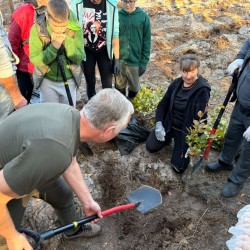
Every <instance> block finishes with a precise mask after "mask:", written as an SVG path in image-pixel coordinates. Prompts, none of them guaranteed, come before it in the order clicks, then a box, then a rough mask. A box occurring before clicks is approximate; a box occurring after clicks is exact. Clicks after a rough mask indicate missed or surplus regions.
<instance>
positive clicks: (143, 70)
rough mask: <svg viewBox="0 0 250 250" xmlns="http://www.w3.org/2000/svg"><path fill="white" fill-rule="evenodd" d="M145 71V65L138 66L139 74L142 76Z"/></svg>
mask: <svg viewBox="0 0 250 250" xmlns="http://www.w3.org/2000/svg"><path fill="white" fill-rule="evenodd" d="M145 72H146V67H142V66H140V67H139V76H142V75H143V74H144V73H145Z"/></svg>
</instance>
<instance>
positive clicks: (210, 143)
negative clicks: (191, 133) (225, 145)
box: [203, 128, 216, 160]
mask: <svg viewBox="0 0 250 250" xmlns="http://www.w3.org/2000/svg"><path fill="white" fill-rule="evenodd" d="M215 133H216V129H215V128H212V130H211V132H210V136H209V138H208V140H207V146H206V148H205V151H204V153H203V159H205V160H206V159H207V158H208V155H209V152H210V150H211V146H212V141H213V138H212V137H211V135H214V134H215Z"/></svg>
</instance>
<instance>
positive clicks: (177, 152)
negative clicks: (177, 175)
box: [146, 129, 190, 172]
mask: <svg viewBox="0 0 250 250" xmlns="http://www.w3.org/2000/svg"><path fill="white" fill-rule="evenodd" d="M172 138H174V142H175V143H174V148H173V152H172V157H171V165H172V167H173V168H174V170H176V169H177V172H183V171H185V170H186V168H187V167H188V164H189V161H190V159H189V157H187V158H185V153H186V151H187V149H188V145H187V144H185V145H184V147H183V146H182V143H181V141H182V132H181V131H178V130H176V129H171V130H170V131H169V132H168V133H166V135H165V141H163V142H162V141H158V140H157V138H156V136H155V130H153V131H152V132H151V133H150V135H149V137H148V139H147V142H146V148H147V150H148V151H149V152H151V153H154V152H158V151H159V150H161V149H162V148H163V147H164V146H166V145H169V144H170V143H171V141H172Z"/></svg>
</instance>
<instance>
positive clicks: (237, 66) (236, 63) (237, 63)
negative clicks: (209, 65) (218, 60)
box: [227, 59, 244, 76]
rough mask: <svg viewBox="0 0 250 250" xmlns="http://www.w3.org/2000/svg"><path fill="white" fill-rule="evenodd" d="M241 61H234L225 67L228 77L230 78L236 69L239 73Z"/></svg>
mask: <svg viewBox="0 0 250 250" xmlns="http://www.w3.org/2000/svg"><path fill="white" fill-rule="evenodd" d="M243 61H244V60H243V59H235V60H234V61H233V62H232V63H230V64H229V66H228V67H227V72H228V73H229V75H231V76H232V75H233V73H234V71H235V70H236V69H239V71H241V68H242V64H243Z"/></svg>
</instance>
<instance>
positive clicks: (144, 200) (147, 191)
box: [128, 185, 162, 213]
mask: <svg viewBox="0 0 250 250" xmlns="http://www.w3.org/2000/svg"><path fill="white" fill-rule="evenodd" d="M128 200H129V201H130V202H131V203H136V204H139V205H138V206H136V209H137V210H138V211H139V212H141V213H147V212H148V211H149V210H151V209H153V208H155V207H156V206H158V205H160V204H161V203H162V196H161V193H160V192H159V190H157V189H155V188H152V187H150V186H147V185H144V186H142V187H140V188H138V189H137V190H135V191H133V192H132V193H130V194H129V196H128Z"/></svg>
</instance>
